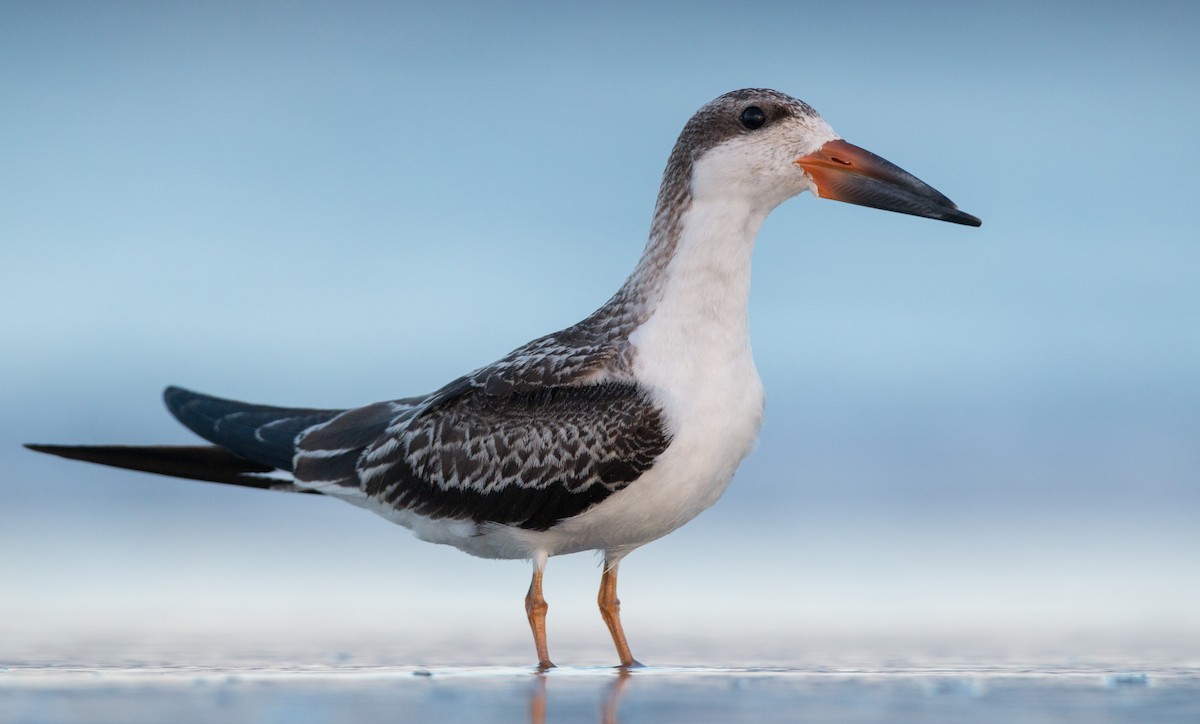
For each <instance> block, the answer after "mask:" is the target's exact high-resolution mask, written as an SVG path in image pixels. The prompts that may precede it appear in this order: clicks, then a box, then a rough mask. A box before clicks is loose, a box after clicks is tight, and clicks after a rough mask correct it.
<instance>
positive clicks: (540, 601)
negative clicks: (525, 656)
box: [525, 557, 554, 671]
mask: <svg viewBox="0 0 1200 724" xmlns="http://www.w3.org/2000/svg"><path fill="white" fill-rule="evenodd" d="M545 567H546V559H545V557H542V558H540V559H535V560H534V562H533V581H532V582H531V583H530V584H529V593H528V594H526V596H525V614H526V615H527V616H529V628H531V629H533V645H534V646H536V647H537V655H538V668H539V669H542V670H543V671H544V670H546V669H551V668H554V664H553V662H551V661H550V651H549V649H547V648H546V611H548V610H549V609H550V606H548V605H546V599H545V598H543V597H542V570H543V569H544V568H545Z"/></svg>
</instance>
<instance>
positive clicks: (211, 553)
mask: <svg viewBox="0 0 1200 724" xmlns="http://www.w3.org/2000/svg"><path fill="white" fill-rule="evenodd" d="M1198 8H1200V6H1198V5H1196V4H1195V3H1190V2H1181V3H1147V4H1140V5H1139V6H1138V7H1136V8H1133V7H1132V6H1130V7H1128V8H1126V7H1124V4H1120V3H1079V4H1067V3H1059V4H1054V3H1051V4H1047V3H1044V2H1037V3H1025V4H1022V3H1000V4H990V6H989V7H986V8H985V7H983V6H982V5H971V6H968V5H964V4H961V3H945V4H941V3H811V4H810V3H778V4H772V3H765V4H764V3H732V4H731V3H688V4H679V5H675V6H658V7H654V8H650V7H644V6H642V5H640V4H630V5H629V6H628V7H624V8H617V7H611V8H609V9H601V8H599V7H589V8H587V9H568V8H567V7H564V6H563V5H561V4H558V3H547V4H542V5H534V4H522V5H520V6H513V7H505V8H499V7H496V6H495V5H494V4H491V3H480V4H477V5H468V6H464V7H462V8H460V9H446V8H441V9H438V8H434V7H432V6H431V4H429V3H413V4H411V5H403V4H395V5H391V6H389V5H387V4H375V3H362V4H345V3H339V4H338V5H337V7H334V6H333V5H332V4H331V5H329V6H322V5H319V4H306V3H278V4H273V3H265V4H264V3H257V4H244V3H228V4H220V3H196V4H179V3H45V2H28V3H25V2H9V3H5V4H3V6H2V7H0V108H2V109H3V110H0V339H2V340H3V345H4V352H3V354H2V355H0V410H2V415H0V581H3V584H2V585H0V640H3V639H4V638H10V639H11V638H14V637H15V638H21V637H24V638H25V639H26V640H30V641H40V640H47V641H51V640H53V641H58V642H60V643H62V642H65V643H64V644H63V645H65V646H66V647H67V648H68V649H69V648H70V645H71V642H72V641H80V640H84V639H87V638H88V637H103V636H116V637H123V636H127V635H130V634H132V635H133V637H134V638H136V637H139V636H140V637H151V638H153V637H170V636H174V635H191V634H194V633H196V632H202V633H204V632H207V633H211V634H212V635H213V636H215V637H217V638H220V637H228V636H232V635H234V633H235V632H237V633H239V634H241V633H247V632H250V633H253V634H254V635H258V636H262V637H265V638H266V639H267V640H278V641H295V640H303V639H304V638H305V637H306V636H317V635H324V634H328V635H330V636H332V637H334V638H337V637H339V636H344V637H352V636H354V635H381V636H393V637H396V638H399V639H401V640H403V639H404V638H405V637H417V636H424V637H426V638H432V639H433V640H435V641H437V640H440V639H439V637H440V638H441V639H446V640H449V639H450V638H453V637H454V636H462V635H465V636H483V637H486V636H488V635H495V636H499V637H510V638H511V639H512V640H513V641H514V642H517V645H518V646H521V647H523V646H525V645H526V644H525V637H526V636H527V633H526V631H525V623H524V614H523V611H522V607H521V597H522V596H523V595H524V589H525V587H526V585H527V571H526V569H525V567H524V565H522V564H519V563H497V562H490V561H480V560H476V559H471V558H468V557H466V556H464V555H462V554H460V553H458V552H456V551H453V550H451V549H448V548H437V547H433V546H429V545H427V544H423V543H420V542H418V541H415V540H414V539H412V538H411V537H410V536H409V535H408V534H407V533H406V532H405V531H404V530H402V529H399V528H394V527H392V526H390V525H389V524H387V523H385V522H384V521H382V520H381V519H378V518H375V517H374V516H371V515H370V514H368V513H365V512H362V511H358V510H355V509H353V508H351V507H350V506H345V505H342V504H340V503H337V502H335V501H330V500H323V499H319V498H315V497H309V496H286V495H282V494H267V493H261V492H257V491H243V490H236V489H231V488H228V487H225V486H210V485H201V484H194V483H188V482H182V481H172V480H167V479H162V478H156V477H151V476H145V475H138V474H133V473H127V472H120V471H113V470H106V469H102V468H98V467H86V466H83V465H80V464H76V463H69V462H65V461H60V460H56V459H52V458H48V457H41V456H37V455H34V454H33V453H29V452H26V451H24V450H22V449H20V448H19V447H18V446H19V444H20V443H22V442H28V441H37V442H77V443H104V442H124V443H187V442H189V441H191V440H193V438H191V437H190V436H189V434H188V433H187V432H186V431H185V430H183V429H182V428H181V427H179V426H178V425H176V424H175V423H174V422H173V421H172V420H171V419H170V418H169V416H168V415H167V413H166V412H165V411H164V410H163V408H162V406H161V404H160V403H159V401H158V395H159V392H160V390H161V388H162V387H164V386H165V385H167V384H181V385H184V386H187V387H191V388H193V389H197V390H201V391H205V392H210V393H214V394H219V395H223V396H229V397H234V398H240V399H246V400H250V401H254V402H263V403H269V404H281V405H287V404H295V405H304V406H318V407H320V406H331V407H344V406H351V405H358V404H365V403H368V402H372V401H375V400H379V399H387V398H393V397H399V396H404V395H410V394H415V393H420V392H424V391H427V390H430V389H432V388H435V387H437V386H439V385H440V384H442V383H443V382H445V381H447V380H448V379H449V378H451V377H453V376H455V375H457V374H460V373H462V372H465V371H467V370H470V369H472V368H474V367H476V366H478V365H481V364H484V363H487V362H489V361H491V360H492V359H494V358H496V357H498V356H500V355H501V354H503V353H505V352H507V351H508V350H509V349H511V348H513V347H515V346H517V345H518V344H520V343H522V342H524V341H525V340H527V339H529V338H531V337H534V336H536V335H539V334H542V333H544V332H547V331H550V330H552V329H556V328H560V327H562V326H565V325H568V324H570V323H572V322H574V321H576V320H577V319H579V318H580V317H582V316H584V315H586V314H587V313H588V312H590V311H591V310H592V309H594V308H595V307H596V306H598V305H599V304H601V303H602V302H603V301H604V300H605V299H606V298H607V297H608V295H609V294H611V292H612V291H613V290H615V289H616V287H617V286H618V285H619V284H620V283H621V282H622V280H623V279H624V276H625V274H626V273H628V271H629V269H630V268H631V267H632V265H633V263H634V261H635V260H636V258H637V256H638V254H639V252H640V250H641V247H642V244H643V242H644V238H645V229H646V226H647V223H648V220H649V217H650V214H651V210H652V204H653V200H654V194H655V191H656V189H657V186H658V183H659V177H660V173H661V169H662V165H663V163H664V161H665V158H666V155H667V153H668V151H669V149H670V146H671V144H672V143H673V141H674V138H675V135H676V134H677V133H678V131H679V129H680V128H681V126H682V124H683V123H684V121H685V120H686V119H687V118H688V116H689V115H690V114H691V113H692V112H693V111H694V110H695V109H696V108H698V107H699V106H700V105H702V104H703V103H705V102H707V101H708V100H709V99H711V98H713V97H715V96H716V95H719V94H720V93H723V92H725V91H727V90H731V89H734V88H739V87H745V86H767V87H774V88H778V89H780V90H783V91H787V92H790V93H793V94H795V95H797V96H799V97H801V98H803V99H804V100H806V101H808V102H809V103H811V104H813V105H814V106H815V107H816V108H817V109H818V110H820V111H821V112H822V113H823V114H824V115H825V117H826V118H827V119H828V120H829V121H830V123H831V124H832V125H833V126H834V128H835V129H837V130H838V132H839V133H841V134H842V135H843V136H845V137H846V138H848V139H849V140H851V141H852V142H854V143H857V144H859V145H862V146H864V147H867V148H869V149H871V150H873V151H875V152H877V153H879V154H880V155H883V156H884V157H886V158H888V159H890V160H892V161H894V162H896V163H898V164H900V165H901V166H903V167H904V168H906V169H908V170H909V171H911V172H913V173H915V174H917V175H918V176H920V177H921V178H923V179H925V180H927V181H929V182H930V183H932V184H933V185H935V186H936V187H937V188H939V189H940V190H942V191H943V192H945V193H946V194H947V195H948V196H950V197H951V198H953V199H954V200H955V201H956V202H958V203H959V204H960V205H961V206H962V207H963V208H964V209H965V210H967V211H969V212H971V213H974V214H976V215H978V216H980V217H982V218H983V220H984V226H983V227H982V229H969V228H966V227H960V226H954V225H950V224H939V223H935V222H932V221H928V220H922V219H914V218H910V217H903V216H899V215H894V214H885V213H881V212H878V211H875V210H869V209H863V208H857V207H852V206H848V205H844V204H836V203H832V202H822V201H817V200H814V199H813V198H812V197H811V196H805V197H802V198H800V199H797V200H793V201H791V202H789V203H788V204H786V205H785V206H783V207H781V208H780V209H779V210H778V211H777V212H776V213H775V214H774V215H773V216H772V217H771V219H770V220H769V221H768V223H767V224H766V226H765V228H764V229H763V232H762V234H761V236H760V240H759V247H758V249H757V251H756V256H755V263H756V269H755V279H754V292H753V300H752V328H753V334H754V343H755V351H756V356H757V359H758V363H759V369H760V372H761V374H762V376H763V379H764V382H765V384H766V387H767V391H768V407H767V423H766V427H765V429H764V431H763V435H762V440H761V444H760V447H759V450H758V451H757V452H756V453H755V454H754V455H753V456H752V457H751V458H750V459H749V460H748V461H747V462H746V464H745V465H743V467H742V469H741V471H740V472H739V474H738V477H737V478H736V479H735V481H734V484H733V486H732V487H731V489H730V491H729V493H728V494H727V495H726V496H725V498H724V499H723V500H722V501H721V502H720V503H719V504H718V505H717V506H716V507H715V508H714V509H713V510H712V511H710V512H708V513H706V514H705V515H704V516H702V517H701V518H700V519H698V520H697V521H695V522H694V523H692V524H691V525H689V526H687V527H686V528H684V529H682V530H681V531H679V532H677V533H676V534H673V535H672V536H670V537H668V538H666V539H664V540H662V541H659V542H657V543H656V544H654V545H651V546H649V547H647V548H646V549H644V550H642V551H639V552H637V553H635V554H633V555H632V556H631V557H630V558H629V559H628V560H627V563H626V565H625V567H624V568H623V577H622V598H623V600H624V603H625V607H624V611H625V616H626V624H627V628H628V630H629V632H630V635H631V637H632V639H633V641H634V645H635V652H637V651H638V642H639V640H640V641H651V640H652V639H653V638H654V637H655V636H656V635H657V636H659V637H665V638H666V639H668V640H673V641H676V642H678V641H690V642H692V644H691V645H694V646H695V647H697V648H698V649H700V650H703V648H704V647H705V646H721V647H725V648H726V649H732V650H735V651H736V650H738V643H737V642H738V640H739V639H738V638H737V635H741V634H745V635H747V636H751V637H754V636H757V637H760V638H762V637H766V638H769V637H772V636H784V637H785V638H786V637H788V636H791V637H793V639H790V640H796V641H803V640H804V637H805V636H809V635H814V634H815V633H818V632H823V633H828V632H835V633H836V632H839V631H844V632H853V633H855V634H863V633H864V632H867V633H871V632H874V633H877V634H880V635H888V634H896V633H906V634H907V633H911V632H925V634H926V635H928V636H931V637H934V638H938V637H944V636H950V635H959V634H965V635H976V634H980V635H983V634H987V635H1007V634H1008V632H1013V631H1019V632H1022V633H1025V634H1029V633H1030V632H1035V633H1036V634H1037V635H1043V634H1045V635H1047V636H1075V635H1079V636H1084V637H1100V638H1103V637H1104V636H1110V635H1117V634H1120V635H1125V636H1130V637H1133V638H1135V639H1136V638H1138V637H1142V636H1151V635H1155V636H1166V637H1175V638H1187V637H1192V638H1193V639H1197V638H1200V582H1198V581H1197V571H1198V570H1200V553H1198V551H1200V525H1198V523H1197V521H1200V376H1198V371H1200V320H1198V312H1200V244H1198V234H1197V230H1196V229H1197V221H1200V212H1198V210H1197V209H1200V203H1198V202H1197V200H1196V189H1197V183H1196V171H1197V168H1198V166H1200V144H1198V143H1197V141H1196V129H1197V128H1198V127H1200V43H1197V41H1196V39H1197V38H1198V37H1200V9H1198ZM596 578H597V572H596V571H595V569H594V567H593V566H592V563H591V561H589V560H586V559H585V558H583V557H578V556H577V557H574V558H566V559H558V560H555V561H552V563H551V567H550V569H549V573H548V580H547V596H548V598H549V599H550V602H551V606H552V611H551V619H550V625H551V634H552V645H553V643H554V641H555V639H554V638H553V637H554V636H558V637H559V638H558V639H557V640H558V641H563V640H571V639H572V637H576V638H577V639H578V640H580V641H584V642H587V645H589V646H592V645H595V646H596V647H597V649H598V650H599V651H601V652H604V648H603V647H605V646H607V644H606V643H605V640H606V634H605V633H604V632H603V627H602V625H601V624H600V622H599V618H598V616H596V615H595V613H594V610H593V606H594V603H593V596H594V590H593V589H594V586H595V583H596ZM735 634H737V635H735ZM247 635H249V634H247ZM672 637H674V638H672ZM506 640H507V639H506ZM647 645H651V646H652V644H643V649H644V648H645V647H646V646H647ZM434 650H436V647H435V649H434ZM519 651H520V654H522V655H524V654H525V653H526V651H525V650H524V648H521V649H519ZM743 653H745V652H743ZM752 654H753V652H749V653H748V654H747V655H752ZM399 655H400V656H401V657H402V656H403V652H401V653H400V654H399ZM607 656H608V655H607V654H603V653H602V656H601V658H600V659H599V660H605V659H606V657H607ZM560 658H567V659H570V658H572V657H571V655H570V654H569V652H564V654H562V655H560ZM576 658H578V657H576Z"/></svg>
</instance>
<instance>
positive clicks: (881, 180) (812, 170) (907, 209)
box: [796, 139, 983, 226]
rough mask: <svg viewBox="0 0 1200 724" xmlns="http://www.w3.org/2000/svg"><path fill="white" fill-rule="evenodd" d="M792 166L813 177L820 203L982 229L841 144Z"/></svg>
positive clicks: (921, 185)
mask: <svg viewBox="0 0 1200 724" xmlns="http://www.w3.org/2000/svg"><path fill="white" fill-rule="evenodd" d="M796 165H798V166H799V167H800V168H802V169H804V170H805V172H807V173H808V175H809V176H811V177H812V179H813V181H814V182H815V183H816V185H817V195H818V196H820V197H821V198H823V199H833V200H835V201H845V202H846V203H848V204H858V205H859V206H870V207H871V208H875V209H883V210H885V211H896V212H898V213H901V214H912V215H913V216H924V217H926V218H929V219H939V220H941V221H949V222H952V223H955V224H966V225H967V226H979V225H981V224H982V223H983V222H982V221H980V220H979V219H978V218H976V217H974V216H971V215H970V214H968V213H966V212H963V211H959V210H958V207H957V206H955V205H954V202H953V201H951V200H950V199H948V198H946V197H945V196H943V195H941V194H940V193H938V191H937V189H935V188H933V187H932V186H930V185H929V184H927V183H925V182H924V181H922V180H921V179H919V178H917V177H916V176H913V175H912V174H911V173H909V172H907V171H905V170H904V169H902V168H900V167H899V166H897V165H896V164H894V163H892V162H891V161H888V160H886V159H883V158H880V157H879V156H876V155H875V154H873V153H871V152H870V151H868V150H866V149H865V148H859V147H858V146H855V145H854V144H852V143H846V142H845V141H843V140H841V139H839V140H836V141H830V142H828V143H826V144H825V145H824V146H821V147H820V148H818V149H817V150H816V151H814V152H813V153H810V154H808V155H807V156H801V157H800V158H798V159H796Z"/></svg>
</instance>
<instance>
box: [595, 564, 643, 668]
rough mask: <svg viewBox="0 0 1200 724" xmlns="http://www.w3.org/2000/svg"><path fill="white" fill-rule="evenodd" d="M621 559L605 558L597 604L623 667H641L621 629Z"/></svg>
mask: <svg viewBox="0 0 1200 724" xmlns="http://www.w3.org/2000/svg"><path fill="white" fill-rule="evenodd" d="M620 562H621V559H620V558H617V559H615V560H612V559H610V558H608V557H607V556H605V559H604V573H603V575H601V576H600V595H599V596H597V597H596V602H597V603H598V604H600V616H601V617H603V618H604V623H605V624H607V625H608V632H609V633H610V634H612V638H613V643H614V644H616V647H617V656H619V657H620V658H621V666H623V667H625V668H629V667H631V666H632V667H640V666H641V664H640V663H638V661H637V659H635V658H633V654H631V653H630V652H629V644H628V643H626V642H625V630H624V629H623V628H621V601H620V600H619V599H617V566H618V565H619V564H620Z"/></svg>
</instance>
